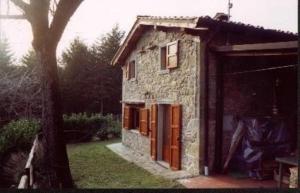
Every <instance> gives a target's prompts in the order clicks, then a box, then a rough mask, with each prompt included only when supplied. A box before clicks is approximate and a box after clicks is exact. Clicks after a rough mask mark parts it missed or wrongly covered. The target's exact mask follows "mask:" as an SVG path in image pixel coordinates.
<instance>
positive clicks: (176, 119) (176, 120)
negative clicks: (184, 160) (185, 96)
mask: <svg viewBox="0 0 300 193" xmlns="http://www.w3.org/2000/svg"><path fill="white" fill-rule="evenodd" d="M170 108H171V110H170V125H171V131H170V132H171V135H170V139H171V140H170V149H171V151H170V166H171V169H172V170H180V166H181V139H180V136H181V105H171V107H170Z"/></svg>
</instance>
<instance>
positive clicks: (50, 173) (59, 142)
mask: <svg viewBox="0 0 300 193" xmlns="http://www.w3.org/2000/svg"><path fill="white" fill-rule="evenodd" d="M55 52H56V49H54V48H51V47H50V48H49V46H47V44H46V45H45V46H44V49H42V50H36V53H37V57H38V58H39V61H40V65H41V83H42V131H43V141H42V144H43V155H44V156H43V160H42V163H43V168H44V169H45V173H46V176H47V178H48V181H49V184H48V185H49V187H51V188H72V187H73V180H72V176H71V171H70V168H69V160H68V156H67V152H66V145H65V142H64V132H63V119H62V112H61V96H60V88H59V80H58V71H57V62H56V54H55Z"/></svg>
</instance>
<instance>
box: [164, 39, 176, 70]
mask: <svg viewBox="0 0 300 193" xmlns="http://www.w3.org/2000/svg"><path fill="white" fill-rule="evenodd" d="M166 60H167V62H166V64H167V68H169V69H170V68H176V67H177V66H178V41H174V42H170V43H168V44H167V54H166Z"/></svg>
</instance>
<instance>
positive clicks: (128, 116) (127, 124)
mask: <svg viewBox="0 0 300 193" xmlns="http://www.w3.org/2000/svg"><path fill="white" fill-rule="evenodd" d="M131 116H132V115H131V108H130V107H129V106H127V105H125V106H124V114H123V128H124V129H130V128H131V127H132V124H131V121H130V120H131Z"/></svg>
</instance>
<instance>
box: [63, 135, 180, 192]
mask: <svg viewBox="0 0 300 193" xmlns="http://www.w3.org/2000/svg"><path fill="white" fill-rule="evenodd" d="M118 141H119V140H114V141H109V142H90V143H81V144H72V145H68V155H69V161H70V167H71V172H72V176H73V179H74V182H75V184H76V186H77V187H78V188H183V186H182V185H180V184H179V183H177V182H176V181H171V180H168V179H164V178H162V177H159V176H154V175H152V174H151V173H149V172H148V171H146V170H144V169H143V168H140V167H138V166H136V165H135V164H134V163H130V162H128V161H126V160H124V159H123V158H121V157H119V156H118V155H116V154H115V153H113V152H112V151H110V150H109V149H108V148H107V147H106V146H105V145H107V144H110V143H116V142H118Z"/></svg>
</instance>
